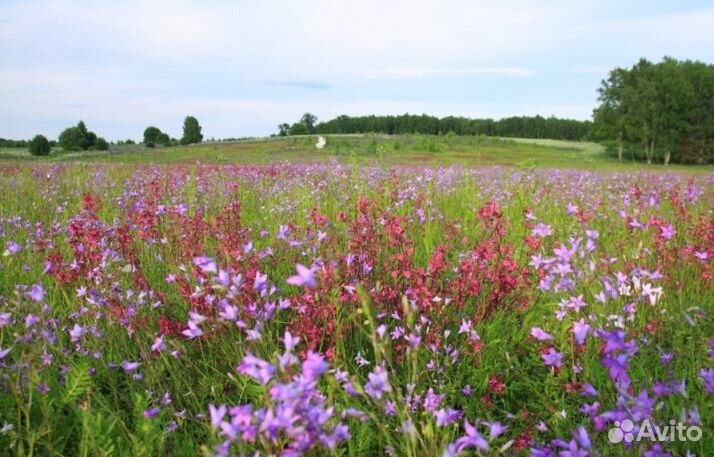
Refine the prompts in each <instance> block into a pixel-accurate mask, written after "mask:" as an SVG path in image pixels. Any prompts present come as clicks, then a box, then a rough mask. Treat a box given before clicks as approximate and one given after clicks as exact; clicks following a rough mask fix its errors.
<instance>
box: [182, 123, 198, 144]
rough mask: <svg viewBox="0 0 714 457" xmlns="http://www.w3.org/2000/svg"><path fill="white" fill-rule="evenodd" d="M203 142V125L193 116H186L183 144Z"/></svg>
mask: <svg viewBox="0 0 714 457" xmlns="http://www.w3.org/2000/svg"><path fill="white" fill-rule="evenodd" d="M201 141H203V135H202V134H201V125H200V124H199V123H198V119H196V118H195V117H193V116H186V119H184V121H183V136H182V137H181V144H184V145H185V144H192V143H200V142H201Z"/></svg>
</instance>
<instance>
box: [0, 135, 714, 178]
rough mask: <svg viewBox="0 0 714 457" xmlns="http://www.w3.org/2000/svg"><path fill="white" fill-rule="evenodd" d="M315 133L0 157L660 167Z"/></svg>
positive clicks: (504, 147) (525, 142)
mask: <svg viewBox="0 0 714 457" xmlns="http://www.w3.org/2000/svg"><path fill="white" fill-rule="evenodd" d="M316 138H317V137H316V136H300V137H280V138H267V139H255V140H243V141H236V142H229V143H222V142H213V143H204V144H199V145H191V146H176V147H166V148H163V147H157V148H155V149H148V148H144V147H143V146H141V145H130V146H112V148H111V149H110V151H105V152H91V151H90V152H82V153H63V152H61V151H53V152H52V154H51V155H50V156H48V157H45V158H40V159H38V158H35V157H32V156H30V155H29V153H27V151H24V150H12V149H4V150H0V161H11V162H17V161H35V160H42V161H49V162H66V161H81V162H115V163H187V162H196V161H199V162H203V163H246V164H264V163H271V162H280V161H290V162H315V161H326V160H332V159H337V160H339V161H340V162H345V163H355V162H356V163H364V162H374V161H379V162H381V163H385V164H410V165H452V164H462V165H466V166H490V165H503V166H519V167H548V168H587V169H599V170H617V169H623V170H625V169H630V170H632V169H651V170H663V169H664V168H663V167H662V166H661V165H652V166H646V165H644V164H641V163H629V162H626V163H623V164H620V163H618V162H617V161H616V160H614V159H613V158H611V157H609V156H607V154H606V153H605V151H604V148H603V147H602V146H600V145H598V144H596V143H588V142H573V141H558V140H537V139H521V138H518V139H515V138H490V137H471V136H448V135H447V136H424V135H400V136H390V135H329V136H327V137H326V138H327V146H326V147H325V148H324V149H322V150H318V149H317V148H316V147H315V142H316ZM668 169H669V170H687V171H694V172H697V171H703V172H711V171H712V170H714V168H712V167H691V166H687V167H684V166H674V167H669V168H668Z"/></svg>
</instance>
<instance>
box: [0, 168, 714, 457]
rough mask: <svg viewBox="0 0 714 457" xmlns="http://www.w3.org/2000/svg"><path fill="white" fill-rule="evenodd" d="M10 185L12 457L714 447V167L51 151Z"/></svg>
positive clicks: (1, 441) (706, 452) (4, 397)
mask: <svg viewBox="0 0 714 457" xmlns="http://www.w3.org/2000/svg"><path fill="white" fill-rule="evenodd" d="M0 192H2V195H1V196H0V454H2V455H18V456H44V455H47V456H60V455H67V456H110V455H113V456H124V455H127V456H179V455H186V456H189V455H216V456H229V455H236V456H243V455H245V456H273V455H274V456H301V455H305V456H322V455H334V456H383V455H393V456H411V457H417V456H419V457H421V456H469V455H531V456H537V457H546V456H561V457H587V456H609V455H644V456H647V457H659V456H684V455H697V456H710V455H712V453H713V452H714V436H713V435H712V429H711V425H712V424H713V423H714V421H713V419H714V411H713V410H712V409H713V408H712V404H714V402H713V401H712V400H713V399H714V397H713V395H714V319H713V316H712V313H713V312H714V288H713V286H714V282H713V274H714V272H713V271H712V267H713V266H714V175H709V176H698V177H688V176H683V175H673V174H671V175H666V174H645V173H640V174H633V173H629V174H628V173H589V172H584V171H566V170H536V171H519V170H514V169H501V168H482V169H466V168H459V167H445V168H417V167H407V166H401V167H395V168H384V167H370V166H359V167H358V166H354V167H349V166H343V165H339V164H337V163H329V164H328V163H325V164H319V165H295V164H292V165H291V164H276V165H270V166H230V165H221V166H205V165H171V166H128V165H96V166H81V165H34V166H18V167H14V166H6V167H4V168H1V169H0ZM648 430H649V431H651V432H652V431H653V430H654V432H652V433H649V434H648V433H647V432H648Z"/></svg>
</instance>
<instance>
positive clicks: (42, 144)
mask: <svg viewBox="0 0 714 457" xmlns="http://www.w3.org/2000/svg"><path fill="white" fill-rule="evenodd" d="M50 149H51V148H50V142H49V141H47V138H45V137H44V136H43V135H35V137H34V138H33V139H32V141H30V154H32V155H33V156H46V155H48V154H49V153H50Z"/></svg>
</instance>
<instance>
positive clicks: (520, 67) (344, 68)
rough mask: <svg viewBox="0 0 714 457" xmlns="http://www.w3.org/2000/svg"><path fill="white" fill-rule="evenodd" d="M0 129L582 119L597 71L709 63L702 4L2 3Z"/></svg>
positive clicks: (477, 0) (211, 131)
mask: <svg viewBox="0 0 714 457" xmlns="http://www.w3.org/2000/svg"><path fill="white" fill-rule="evenodd" d="M0 50H1V54H0V55H1V56H2V57H1V58H0V137H6V138H7V137H10V138H28V137H31V136H32V135H34V134H36V133H43V134H45V135H47V136H49V137H52V138H56V137H57V135H58V134H59V132H60V131H61V130H62V129H63V128H64V127H66V126H69V125H72V124H75V123H76V122H77V121H78V120H79V119H83V120H84V121H85V122H86V123H87V125H88V127H89V128H90V129H92V130H93V131H95V132H97V133H98V134H99V135H101V136H104V137H106V138H107V139H110V140H116V139H124V138H133V139H135V140H138V139H140V138H141V135H142V132H143V129H144V128H145V127H146V126H148V125H156V126H157V127H159V128H161V129H162V130H164V131H166V132H168V133H169V134H171V135H173V136H176V137H178V136H180V133H181V124H182V121H183V118H184V116H186V115H187V114H191V115H194V116H196V117H197V118H198V119H199V121H200V122H201V125H202V126H203V130H204V134H205V135H206V137H217V138H218V137H229V136H234V137H237V136H249V135H266V134H269V133H273V132H275V131H276V130H277V128H276V126H277V124H279V123H281V122H292V121H295V120H297V119H298V118H299V117H300V115H301V114H302V113H304V112H306V111H309V112H312V113H314V114H316V115H317V116H318V118H320V119H330V118H333V117H335V116H337V115H339V114H349V115H360V114H369V113H376V114H401V113H405V112H409V113H417V114H421V113H428V114H434V115H438V116H445V115H451V114H453V115H463V116H469V117H493V118H500V117H505V116H511V115H521V114H525V115H535V114H541V115H544V116H549V115H556V116H560V117H570V118H576V119H587V118H589V117H590V114H591V112H592V109H593V107H594V106H595V104H596V97H597V94H596V89H597V87H598V85H599V82H600V80H601V79H603V78H604V77H605V76H606V75H607V71H608V70H609V69H611V68H613V67H615V66H629V65H632V64H633V63H635V62H636V61H637V59H639V58H640V57H646V58H648V59H650V60H655V61H656V60H659V59H660V58H661V57H663V56H664V55H670V56H672V57H675V58H678V59H698V60H702V61H705V62H709V63H712V62H714V2H712V1H694V0H691V1H640V0H636V1H624V0H619V1H617V0H602V1H598V2H579V1H565V0H563V1H559V0H556V1H549V0H541V1H512V0H502V1H498V2H495V1H481V0H438V1H436V0H434V1H421V0H404V1H402V0H361V1H343V0H263V1H248V0H234V1H210V0H207V1H192V2H190V1H181V0H143V1H139V0H136V1H131V0H127V1H110V0H104V1H48V0H43V1H33V0H22V1H19V0H18V1H7V0H0Z"/></svg>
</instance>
